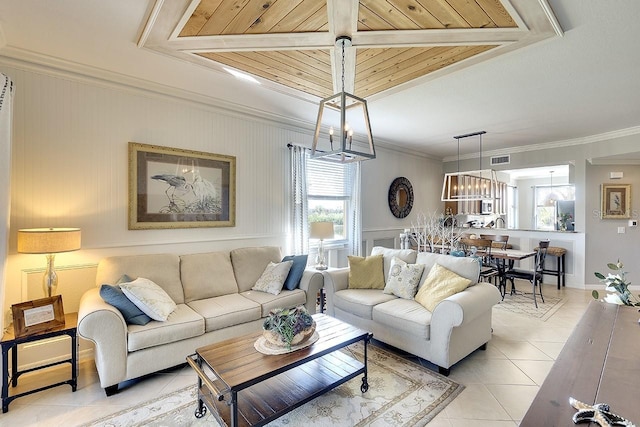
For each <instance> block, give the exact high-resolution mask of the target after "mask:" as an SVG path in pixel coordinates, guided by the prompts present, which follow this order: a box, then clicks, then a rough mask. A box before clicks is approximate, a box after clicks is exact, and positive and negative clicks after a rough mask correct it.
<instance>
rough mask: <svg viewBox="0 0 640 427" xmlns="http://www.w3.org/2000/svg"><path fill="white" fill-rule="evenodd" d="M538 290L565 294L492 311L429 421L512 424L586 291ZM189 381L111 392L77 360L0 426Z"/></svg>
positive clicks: (93, 413) (175, 375)
mask: <svg viewBox="0 0 640 427" xmlns="http://www.w3.org/2000/svg"><path fill="white" fill-rule="evenodd" d="M523 288H524V287H523ZM544 292H545V295H554V296H559V297H563V298H565V300H566V302H565V303H564V304H563V305H562V307H561V308H560V309H559V310H558V311H557V312H556V313H555V314H553V316H551V317H550V318H549V319H548V320H547V321H546V322H545V321H541V320H538V319H533V318H529V317H525V316H520V315H517V314H513V313H510V312H506V311H502V310H494V311H493V329H494V332H493V338H492V340H491V341H490V342H489V344H488V346H487V350H486V351H481V350H478V351H476V352H474V353H472V354H471V355H470V356H469V357H467V358H465V359H464V360H462V361H461V362H459V363H458V364H456V365H455V366H453V368H452V369H451V375H450V378H451V379H452V380H454V381H456V382H459V383H461V384H464V385H465V386H466V388H465V390H464V391H463V392H462V393H461V394H460V395H459V396H458V397H457V398H456V399H455V400H454V401H453V402H451V404H449V405H448V406H447V407H446V408H445V409H444V410H443V411H442V412H441V413H440V414H439V415H438V416H437V417H436V418H435V419H434V420H432V421H431V423H429V426H433V427H485V426H491V427H503V426H504V427H507V426H517V425H518V422H519V420H521V419H522V417H523V416H524V414H525V413H526V411H527V409H528V407H529V405H530V404H531V402H532V401H533V398H534V397H535V395H536V393H537V391H538V388H539V386H540V385H541V384H542V382H543V381H544V379H545V377H546V375H547V373H548V372H549V370H550V369H551V366H552V365H553V361H554V360H555V359H556V357H557V356H558V354H559V353H560V351H561V350H562V346H563V345H564V343H565V342H566V340H567V338H568V337H569V335H570V334H571V331H572V330H573V328H574V326H575V325H576V323H577V322H578V321H579V320H580V317H581V316H582V314H583V313H584V310H585V309H586V306H587V305H588V303H589V301H591V295H590V293H589V292H588V291H582V290H576V289H568V288H567V289H562V290H560V291H558V290H556V288H555V286H553V285H551V284H547V285H545V286H544ZM507 298H508V296H507ZM532 304H533V302H532ZM413 359H415V358H413ZM420 362H421V363H423V364H425V365H427V366H432V365H430V364H429V363H428V362H425V361H420ZM69 375H70V367H56V368H50V369H49V370H47V371H45V372H44V373H42V371H41V372H35V373H31V374H25V375H23V376H21V377H20V380H19V385H18V388H17V389H16V391H17V392H20V391H21V390H25V389H27V388H29V389H31V388H34V387H39V386H41V385H44V384H46V383H50V382H55V381H60V380H64V379H67V378H68V376H69ZM195 381H196V376H195V374H194V373H193V372H192V371H191V369H190V368H189V367H186V366H185V367H179V368H175V369H171V370H168V371H165V372H162V373H158V374H155V375H152V376H149V377H147V378H144V379H141V380H137V381H131V382H129V383H128V384H127V386H126V387H124V389H122V390H121V391H120V392H119V393H118V394H116V395H114V396H111V397H109V398H107V397H106V396H105V394H104V391H103V390H102V389H101V388H100V385H99V382H98V376H97V373H96V370H95V366H94V364H93V361H83V362H81V363H80V376H79V384H78V390H77V391H76V392H75V393H72V392H71V388H70V387H69V386H67V385H65V386H60V387H56V388H53V389H50V390H46V391H43V392H40V393H35V394H32V395H29V396H26V397H22V398H19V399H16V400H14V401H13V402H12V403H11V404H10V406H9V412H7V413H5V414H0V426H64V427H69V426H75V425H80V424H82V423H85V422H88V421H91V420H94V419H96V418H99V417H101V416H104V415H108V414H110V413H114V412H118V411H120V410H122V409H126V408H127V407H131V406H132V405H134V404H136V403H139V402H143V401H145V400H149V399H151V398H153V397H154V396H157V395H159V394H163V393H167V392H169V391H172V390H176V389H179V388H182V387H184V386H186V385H188V384H195Z"/></svg>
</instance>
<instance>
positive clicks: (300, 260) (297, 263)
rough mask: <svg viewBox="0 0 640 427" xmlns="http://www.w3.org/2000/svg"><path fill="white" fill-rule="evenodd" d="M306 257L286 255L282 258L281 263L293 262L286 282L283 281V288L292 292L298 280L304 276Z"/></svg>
mask: <svg viewBox="0 0 640 427" xmlns="http://www.w3.org/2000/svg"><path fill="white" fill-rule="evenodd" d="M307 260H308V255H287V256H286V257H284V258H282V261H293V265H292V266H291V270H289V275H288V276H287V280H285V281H284V287H285V288H286V289H288V290H290V291H292V290H294V289H295V288H297V287H298V285H299V284H300V279H302V275H303V274H304V269H305V268H307Z"/></svg>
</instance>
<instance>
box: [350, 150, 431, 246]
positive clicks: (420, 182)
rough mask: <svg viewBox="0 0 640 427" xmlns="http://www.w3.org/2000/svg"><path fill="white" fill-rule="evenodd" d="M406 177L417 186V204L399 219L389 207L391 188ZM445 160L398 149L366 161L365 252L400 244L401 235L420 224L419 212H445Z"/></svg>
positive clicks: (363, 168)
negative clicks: (443, 172)
mask: <svg viewBox="0 0 640 427" xmlns="http://www.w3.org/2000/svg"><path fill="white" fill-rule="evenodd" d="M401 176H404V177H405V178H407V179H408V180H409V181H410V182H411V186H412V187H413V195H414V203H413V208H412V210H411V212H410V213H409V215H408V216H407V217H405V218H402V219H399V218H396V217H395V216H393V214H392V213H391V210H390V209H389V203H388V195H389V187H390V186H391V183H392V182H393V180H394V179H395V178H397V177H401ZM441 191H442V162H441V161H440V160H434V159H428V158H424V157H418V156H411V155H407V154H403V153H401V152H398V151H391V150H377V159H376V160H375V161H371V162H364V163H362V193H363V200H362V219H363V227H362V228H363V233H362V234H363V236H362V238H363V240H364V242H365V246H364V247H363V251H364V252H365V254H369V253H370V252H371V248H372V247H373V246H376V245H382V246H391V245H390V243H391V241H390V239H394V245H393V246H395V247H400V242H399V234H400V233H401V232H402V231H403V230H404V229H405V228H410V227H411V223H412V222H413V223H414V224H415V223H416V220H417V216H418V214H419V213H425V214H426V213H428V212H433V211H436V210H437V211H440V212H442V206H441V204H442V202H440V192H441Z"/></svg>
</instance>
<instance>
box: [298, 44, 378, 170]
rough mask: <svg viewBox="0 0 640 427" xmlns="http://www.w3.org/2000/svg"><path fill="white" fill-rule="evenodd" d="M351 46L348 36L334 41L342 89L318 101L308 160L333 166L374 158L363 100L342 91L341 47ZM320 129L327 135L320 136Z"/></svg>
mask: <svg viewBox="0 0 640 427" xmlns="http://www.w3.org/2000/svg"><path fill="white" fill-rule="evenodd" d="M351 46H352V43H351V37H349V36H339V37H338V38H336V47H337V48H340V49H341V50H342V90H341V92H339V93H336V94H335V95H331V96H330V97H328V98H325V99H323V100H322V101H320V107H319V109H318V120H317V123H316V130H315V133H314V136H313V145H312V147H311V158H314V159H320V160H327V161H331V162H336V163H351V162H359V161H362V160H370V159H375V158H376V150H375V147H374V145H373V136H372V134H371V124H370V122H369V112H368V110H367V101H365V100H364V99H363V98H359V97H357V96H355V95H352V94H350V93H347V92H345V89H344V69H345V66H344V64H345V48H348V47H351ZM322 129H325V130H326V129H328V132H327V133H325V134H322V135H321V130H322ZM325 135H326V137H325ZM358 141H361V142H358ZM359 147H362V149H359Z"/></svg>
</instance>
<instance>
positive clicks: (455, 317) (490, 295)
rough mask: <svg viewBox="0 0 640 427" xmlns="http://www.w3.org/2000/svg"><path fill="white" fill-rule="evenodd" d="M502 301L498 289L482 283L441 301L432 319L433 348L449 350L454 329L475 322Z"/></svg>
mask: <svg viewBox="0 0 640 427" xmlns="http://www.w3.org/2000/svg"><path fill="white" fill-rule="evenodd" d="M500 299H501V295H500V291H499V290H498V288H496V287H495V286H494V285H492V284H490V283H486V282H480V283H478V284H477V285H474V286H471V287H469V288H467V289H465V290H464V291H462V292H458V293H457V294H455V295H451V296H450V297H448V298H446V299H444V300H442V301H440V303H439V304H438V305H436V308H435V309H434V310H433V313H432V317H431V345H432V348H434V349H437V348H448V346H449V338H450V336H451V332H452V330H453V328H455V327H457V326H461V325H463V324H465V323H469V322H473V321H474V319H476V318H477V317H478V316H480V315H482V314H484V313H486V312H487V311H491V309H492V307H493V306H494V305H496V304H497V303H498V302H500Z"/></svg>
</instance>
